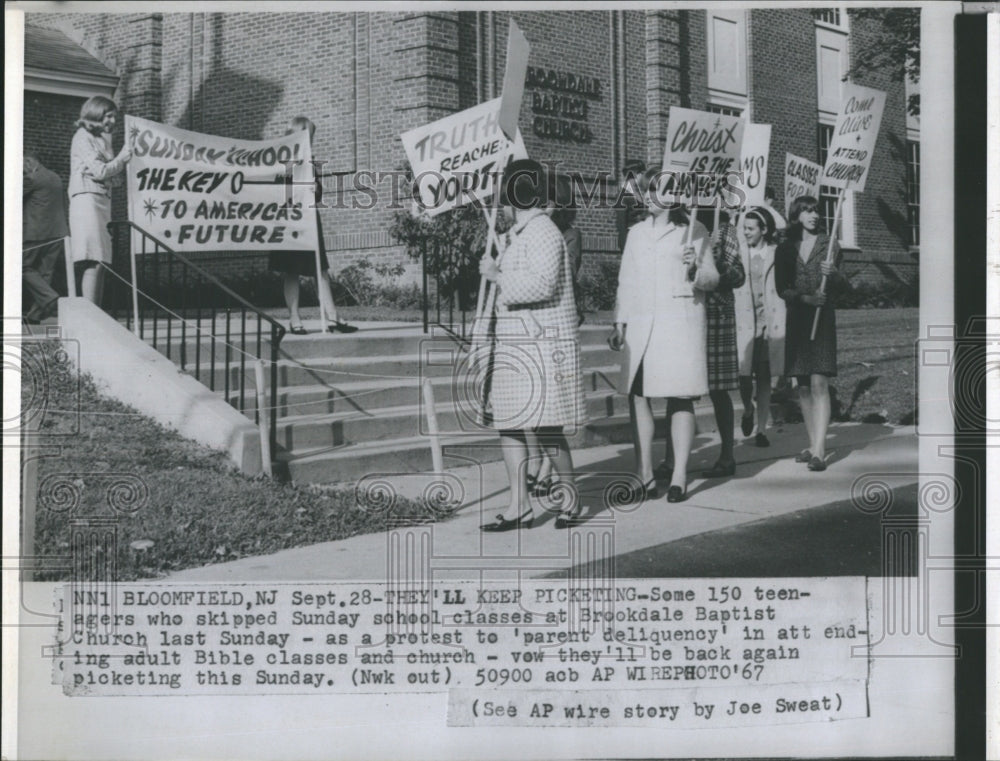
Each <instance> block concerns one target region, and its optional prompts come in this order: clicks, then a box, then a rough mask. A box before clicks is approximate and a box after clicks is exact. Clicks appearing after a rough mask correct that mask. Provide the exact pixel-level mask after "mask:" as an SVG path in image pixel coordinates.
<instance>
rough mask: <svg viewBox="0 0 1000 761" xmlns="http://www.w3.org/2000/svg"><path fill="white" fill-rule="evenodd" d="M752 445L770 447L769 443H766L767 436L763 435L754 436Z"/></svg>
mask: <svg viewBox="0 0 1000 761" xmlns="http://www.w3.org/2000/svg"><path fill="white" fill-rule="evenodd" d="M753 443H754V444H756V445H757V446H759V447H769V446H771V442H770V441H768V439H767V436H765V435H764V434H763V433H758V434H757V435H756V436H754V438H753Z"/></svg>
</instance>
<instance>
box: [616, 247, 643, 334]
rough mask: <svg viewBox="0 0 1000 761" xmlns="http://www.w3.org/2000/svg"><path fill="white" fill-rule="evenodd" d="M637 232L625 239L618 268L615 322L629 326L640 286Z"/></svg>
mask: <svg viewBox="0 0 1000 761" xmlns="http://www.w3.org/2000/svg"><path fill="white" fill-rule="evenodd" d="M637 237H638V235H637V233H635V232H629V235H628V237H627V238H626V239H625V250H624V251H623V252H622V263H621V265H620V266H619V268H618V293H617V294H616V296H615V322H616V323H624V324H626V325H627V324H628V321H629V317H630V316H631V309H630V307H632V306H634V304H635V296H634V294H635V292H636V290H637V286H638V280H639V273H638V268H637V262H636V248H637V244H636V239H637Z"/></svg>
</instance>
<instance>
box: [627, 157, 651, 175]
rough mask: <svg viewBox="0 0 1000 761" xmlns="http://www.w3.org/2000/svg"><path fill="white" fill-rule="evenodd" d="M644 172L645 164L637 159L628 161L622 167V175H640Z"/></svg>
mask: <svg viewBox="0 0 1000 761" xmlns="http://www.w3.org/2000/svg"><path fill="white" fill-rule="evenodd" d="M645 171H646V162H644V161H640V160H639V159H628V160H626V161H625V163H624V164H623V165H622V172H621V173H622V174H636V175H638V174H642V173H643V172H645Z"/></svg>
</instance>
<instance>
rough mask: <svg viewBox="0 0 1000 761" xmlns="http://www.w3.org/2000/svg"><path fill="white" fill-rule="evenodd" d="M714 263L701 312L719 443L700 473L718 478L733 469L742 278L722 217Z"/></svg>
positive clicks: (733, 235) (735, 243) (735, 245)
mask: <svg viewBox="0 0 1000 761" xmlns="http://www.w3.org/2000/svg"><path fill="white" fill-rule="evenodd" d="M712 244H713V245H712V251H713V252H714V254H715V267H716V269H717V270H718V271H719V287H718V288H716V289H715V290H714V291H712V292H711V293H709V294H708V300H707V301H706V303H705V314H706V317H707V321H708V343H707V345H706V349H707V352H708V395H709V397H710V398H711V399H712V407H713V408H714V409H715V422H716V425H717V426H718V428H719V437H720V438H721V439H722V447H721V449H720V451H719V459H718V460H717V461H716V463H715V465H713V466H712V467H711V468H710V469H709V470H706V471H705V472H704V473H703V475H704V477H705V478H721V477H724V476H731V475H733V474H734V473H735V472H736V458H735V456H734V455H733V446H734V443H735V441H734V439H735V435H734V431H733V425H734V422H735V421H734V413H733V400H732V397H731V396H730V395H729V392H730V391H734V390H736V389H738V388H739V385H740V365H739V359H738V357H737V352H736V310H735V307H734V299H733V289H734V288H739V287H740V286H741V285H743V282H744V281H745V280H746V273H745V271H744V269H743V260H742V259H741V257H740V245H739V240H738V238H737V230H736V228H735V227H734V226H733V225H731V224H729V222H728V221H725V222H723V223H721V224H720V225H719V229H718V230H715V231H714V233H713V235H712Z"/></svg>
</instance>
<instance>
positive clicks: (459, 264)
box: [421, 244, 479, 341]
mask: <svg viewBox="0 0 1000 761" xmlns="http://www.w3.org/2000/svg"><path fill="white" fill-rule="evenodd" d="M438 245H439V244H438ZM429 254H430V255H431V260H430V261H428V256H429ZM421 264H422V268H423V274H422V278H423V309H424V332H425V333H426V332H427V329H428V325H429V324H430V323H431V322H433V323H434V324H435V325H437V326H439V327H441V328H443V329H444V330H445V331H447V332H448V333H450V334H451V335H452V336H453V337H454V338H457V339H459V340H461V341H467V340H468V339H469V331H470V330H471V328H472V317H474V316H475V315H474V314H473V311H474V310H475V304H476V287H477V286H478V285H479V273H478V272H476V271H475V268H474V267H472V266H471V265H470V262H469V261H468V259H467V254H466V253H465V252H463V251H461V250H459V248H458V247H457V246H446V247H445V248H444V249H441V248H435V249H433V253H432V252H429V251H428V250H427V249H424V252H423V261H422V262H421ZM429 279H433V282H434V294H433V296H431V295H430V294H429V293H428V280H429ZM432 300H433V302H434V303H433V304H432V303H431V301H432Z"/></svg>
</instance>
